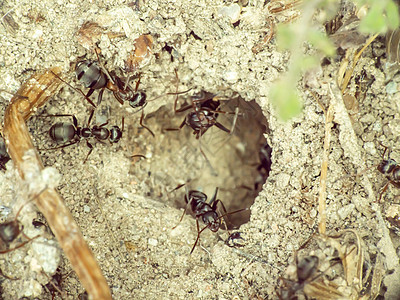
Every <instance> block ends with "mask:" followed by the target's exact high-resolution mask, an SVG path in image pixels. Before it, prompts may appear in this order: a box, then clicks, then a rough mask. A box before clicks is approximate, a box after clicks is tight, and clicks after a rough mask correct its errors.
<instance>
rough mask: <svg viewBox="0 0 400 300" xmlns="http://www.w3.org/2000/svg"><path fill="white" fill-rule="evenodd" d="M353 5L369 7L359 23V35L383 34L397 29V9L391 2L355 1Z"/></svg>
mask: <svg viewBox="0 0 400 300" xmlns="http://www.w3.org/2000/svg"><path fill="white" fill-rule="evenodd" d="M355 3H356V4H357V6H358V7H361V6H362V5H366V6H367V7H369V9H368V13H367V14H366V15H365V17H364V18H362V20H361V23H360V27H359V30H360V32H361V33H369V34H375V33H385V32H386V31H388V30H389V29H396V28H397V27H399V8H398V7H397V5H396V3H394V2H393V0H379V1H376V0H355Z"/></svg>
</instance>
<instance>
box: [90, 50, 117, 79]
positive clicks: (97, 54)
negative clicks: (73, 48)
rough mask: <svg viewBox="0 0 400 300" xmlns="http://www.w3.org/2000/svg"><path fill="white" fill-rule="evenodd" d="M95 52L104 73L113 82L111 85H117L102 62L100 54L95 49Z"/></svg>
mask: <svg viewBox="0 0 400 300" xmlns="http://www.w3.org/2000/svg"><path fill="white" fill-rule="evenodd" d="M94 51H95V52H96V56H97V61H98V62H99V65H100V67H101V69H102V71H103V72H104V73H105V74H106V75H107V77H108V79H109V80H110V81H111V83H112V84H113V85H115V82H114V79H113V78H112V77H111V75H110V73H109V72H108V71H107V69H106V68H105V67H104V65H103V63H102V62H101V60H100V56H99V53H98V52H97V49H94Z"/></svg>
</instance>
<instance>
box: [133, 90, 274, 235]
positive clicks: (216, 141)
mask: <svg viewBox="0 0 400 300" xmlns="http://www.w3.org/2000/svg"><path fill="white" fill-rule="evenodd" d="M182 98H184V97H182ZM186 98H188V99H190V97H189V96H186ZM189 101H190V100H187V103H190V102H189ZM178 106H179V105H178ZM236 107H238V108H239V116H238V117H237V121H236V126H235V128H234V131H233V134H229V133H227V132H225V131H222V130H220V129H219V128H217V127H216V126H213V127H211V128H209V129H208V130H207V132H205V133H204V135H203V136H202V137H201V138H200V139H199V140H196V138H195V136H194V135H193V129H192V128H190V127H188V126H184V127H183V128H182V129H181V130H179V131H165V129H166V128H178V127H179V125H180V124H181V123H182V121H183V120H184V118H185V116H186V115H187V114H188V112H189V111H190V110H187V111H184V112H181V113H177V114H176V115H175V114H174V111H173V107H172V105H169V106H163V107H161V108H160V109H159V110H157V111H156V112H154V113H152V114H151V115H148V116H147V118H146V121H145V122H146V125H147V126H149V127H150V128H151V130H152V131H154V132H155V134H156V137H155V138H151V137H149V136H148V134H146V132H145V131H143V130H140V129H137V128H135V127H132V128H129V131H130V133H129V134H128V136H130V137H135V138H132V141H131V142H130V143H129V145H131V146H133V148H132V151H131V153H133V154H143V155H146V156H147V159H145V160H141V161H140V162H136V163H135V164H134V165H133V167H132V169H131V173H132V175H135V176H137V177H138V180H139V181H140V183H141V185H140V187H141V191H142V192H143V193H144V194H147V196H151V197H152V198H154V199H160V201H162V202H164V203H167V204H168V205H171V206H175V207H177V208H184V207H185V205H186V204H185V200H184V194H185V188H181V189H179V190H177V191H174V192H171V191H172V190H173V189H174V188H176V187H177V186H178V185H179V184H183V183H186V185H187V186H188V189H194V190H199V191H202V192H203V193H205V194H206V195H207V196H208V199H211V197H212V196H213V194H214V192H215V188H216V187H218V188H219V192H218V199H220V200H222V202H223V203H224V205H225V207H226V209H227V211H228V212H229V211H235V210H239V209H241V208H245V207H250V206H251V205H252V204H253V202H254V199H255V197H256V196H257V195H258V193H259V191H260V190H261V187H262V185H263V184H264V182H265V180H266V178H267V176H268V172H269V170H267V168H266V164H265V163H266V162H265V157H266V156H267V163H268V162H269V163H270V157H268V155H269V156H270V154H271V152H270V151H269V152H268V151H265V145H266V139H265V137H264V135H263V134H264V133H266V132H268V124H267V121H266V119H265V117H264V115H263V114H262V111H261V108H260V106H259V105H258V104H257V103H256V102H255V101H254V100H253V101H250V102H246V101H244V100H243V99H241V98H234V99H232V100H228V101H221V106H220V108H219V109H220V110H222V111H225V112H235V108H236ZM234 118H235V115H233V114H219V116H218V122H220V123H221V124H222V125H223V126H225V127H226V128H229V129H230V128H231V127H232V124H233V121H234ZM135 131H136V132H135ZM143 135H146V136H147V137H146V139H144V138H137V137H138V136H143ZM200 144H201V146H200ZM200 147H201V149H202V150H203V152H204V154H205V156H206V157H207V160H206V159H205V157H204V155H203V154H202V153H201V151H200ZM261 150H263V153H264V156H263V157H264V160H263V162H264V164H262V160H261V159H260V155H259V152H260V151H261ZM265 153H267V154H265ZM268 159H269V160H268ZM140 174H142V175H140ZM228 218H229V221H230V222H231V223H232V225H231V226H230V227H231V228H233V227H238V226H240V225H241V224H244V223H246V222H248V221H249V218H250V211H245V212H240V213H237V214H232V215H229V217H228Z"/></svg>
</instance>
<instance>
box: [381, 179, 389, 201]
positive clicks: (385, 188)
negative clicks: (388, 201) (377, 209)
mask: <svg viewBox="0 0 400 300" xmlns="http://www.w3.org/2000/svg"><path fill="white" fill-rule="evenodd" d="M389 184H390V181H389V182H387V183H386V184H385V186H384V187H383V188H382V190H381V193H380V194H379V199H378V203H380V202H381V199H382V196H383V194H384V193H385V192H386V190H387V189H388V187H389Z"/></svg>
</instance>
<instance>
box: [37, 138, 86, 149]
mask: <svg viewBox="0 0 400 300" xmlns="http://www.w3.org/2000/svg"><path fill="white" fill-rule="evenodd" d="M76 143H79V140H76V141H73V142H71V143H68V144H64V145H61V146H58V147H54V148H41V149H38V150H39V151H43V150H56V149H61V148H65V147H68V146H71V145H74V144H76Z"/></svg>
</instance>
